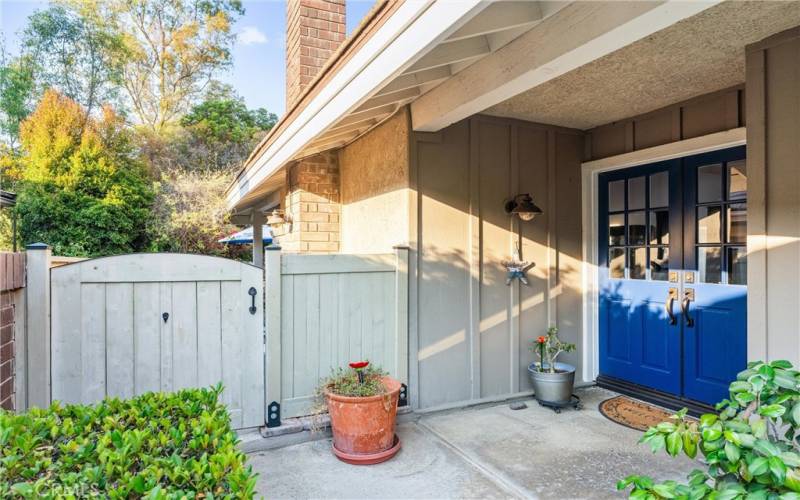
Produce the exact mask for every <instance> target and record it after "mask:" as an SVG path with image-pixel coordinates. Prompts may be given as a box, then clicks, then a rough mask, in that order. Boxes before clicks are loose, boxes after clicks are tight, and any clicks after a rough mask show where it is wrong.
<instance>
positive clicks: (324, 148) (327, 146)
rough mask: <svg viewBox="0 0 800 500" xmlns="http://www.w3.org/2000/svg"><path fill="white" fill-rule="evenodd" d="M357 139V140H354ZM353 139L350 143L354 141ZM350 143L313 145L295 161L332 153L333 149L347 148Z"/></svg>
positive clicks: (337, 142)
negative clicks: (326, 152) (327, 152)
mask: <svg viewBox="0 0 800 500" xmlns="http://www.w3.org/2000/svg"><path fill="white" fill-rule="evenodd" d="M353 139H355V138H353ZM353 139H351V140H350V141H352V140H353ZM350 141H336V142H333V143H330V144H322V145H320V146H316V145H311V146H309V147H307V148H306V149H304V150H303V151H301V153H300V154H299V155H298V156H297V157H296V158H295V160H301V159H303V158H307V157H309V156H314V155H315V154H318V153H322V152H324V151H330V150H332V149H339V148H341V147H343V146H345V145H346V144H347V143H348V142H350Z"/></svg>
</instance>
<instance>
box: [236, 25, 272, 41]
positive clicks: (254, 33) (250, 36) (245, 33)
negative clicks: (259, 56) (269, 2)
mask: <svg viewBox="0 0 800 500" xmlns="http://www.w3.org/2000/svg"><path fill="white" fill-rule="evenodd" d="M238 39H239V43H241V44H242V45H256V44H262V43H267V42H269V39H268V38H267V35H265V34H264V33H263V32H262V31H261V30H259V29H258V28H256V27H255V26H245V27H244V28H243V29H242V31H241V32H239V36H238Z"/></svg>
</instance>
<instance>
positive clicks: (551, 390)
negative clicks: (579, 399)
mask: <svg viewBox="0 0 800 500" xmlns="http://www.w3.org/2000/svg"><path fill="white" fill-rule="evenodd" d="M549 366H550V365H549V364H547V363H545V365H544V369H545V371H539V363H533V364H531V365H530V366H528V375H530V377H531V383H533V392H534V397H536V399H537V400H538V401H541V402H545V403H553V404H558V405H560V404H568V403H569V402H570V399H571V398H572V388H573V386H574V385H575V367H574V366H572V365H569V364H567V363H555V369H556V372H555V373H550V372H549V371H547V370H548V369H549Z"/></svg>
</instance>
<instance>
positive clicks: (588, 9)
mask: <svg viewBox="0 0 800 500" xmlns="http://www.w3.org/2000/svg"><path fill="white" fill-rule="evenodd" d="M720 1H721V0H698V1H694V2H686V1H682V0H665V1H661V2H574V3H571V4H569V5H567V6H566V7H564V8H563V9H561V10H560V11H559V12H558V13H556V14H555V15H553V16H551V17H549V18H547V19H546V20H545V21H543V22H542V23H540V24H538V25H537V26H535V27H533V28H532V29H530V30H529V31H528V32H527V33H524V34H523V35H521V36H520V37H519V38H517V39H516V40H514V41H512V42H511V43H509V44H508V45H506V46H505V47H503V48H501V49H499V50H498V51H497V52H495V53H493V54H492V55H491V56H489V57H485V58H483V59H480V60H479V61H477V62H475V63H474V64H472V65H470V66H469V67H468V68H466V69H464V70H463V71H461V72H460V73H458V74H456V75H455V76H453V77H452V78H450V79H448V80H446V81H445V82H443V83H442V84H440V85H439V86H437V87H436V88H434V89H432V90H431V91H430V92H428V93H426V94H424V95H422V96H421V97H420V98H419V99H417V100H416V101H414V102H413V103H412V104H411V117H412V124H413V128H414V130H416V131H425V132H433V131H437V130H441V129H443V128H444V127H446V126H448V125H450V124H451V123H455V122H457V121H459V120H462V119H464V118H466V117H468V116H471V115H473V114H475V113H480V112H481V111H483V110H485V109H487V108H489V107H491V106H494V105H495V104H498V103H500V102H502V101H505V100H506V99H509V98H511V97H513V96H515V95H517V94H520V93H522V92H524V91H526V90H528V89H531V88H533V87H536V86H538V85H541V84H542V83H545V82H547V81H549V80H552V79H554V78H557V77H558V76H560V75H563V74H565V73H567V72H568V71H571V70H573V69H575V68H578V67H580V66H583V65H585V64H588V63H590V62H591V61H594V60H596V59H599V58H601V57H603V56H605V55H607V54H610V53H611V52H614V51H615V50H618V49H620V48H622V47H625V46H626V45H629V44H631V43H633V42H636V41H637V40H641V39H642V38H645V37H647V36H648V35H650V34H652V33H655V32H657V31H659V30H661V29H664V28H666V27H668V26H670V25H672V24H674V23H676V22H678V21H681V20H682V19H686V18H688V17H691V16H693V15H695V14H698V13H699V12H702V11H703V10H705V9H708V8H709V7H712V6H714V5H716V4H718V3H719V2H720ZM468 40H471V39H468ZM468 40H463V41H462V42H452V43H463V42H466V41H468ZM423 59H424V58H423Z"/></svg>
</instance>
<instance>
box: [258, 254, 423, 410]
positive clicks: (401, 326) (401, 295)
mask: <svg viewBox="0 0 800 500" xmlns="http://www.w3.org/2000/svg"><path fill="white" fill-rule="evenodd" d="M407 259H408V251H407V250H406V249H398V251H397V253H396V254H382V255H323V256H320V255H281V254H280V252H278V251H268V252H267V256H266V268H267V269H266V276H267V284H266V287H267V298H268V305H267V337H268V340H267V345H268V348H267V370H268V377H267V401H268V402H271V401H277V402H280V403H281V417H282V418H287V417H295V416H300V415H307V414H308V413H309V411H310V409H311V407H312V405H313V400H314V392H315V389H316V387H317V385H318V384H319V382H320V379H322V378H324V377H326V376H328V375H329V374H330V373H331V371H332V370H333V369H336V368H338V367H346V366H347V364H348V362H351V361H359V360H369V361H370V362H372V363H373V364H375V365H378V366H381V367H382V368H383V369H385V370H386V371H388V372H389V373H390V374H391V375H392V376H394V377H397V378H398V379H400V380H401V381H402V382H407V377H408V357H407V352H408V347H407V345H408V331H407V324H408V321H407V318H406V317H405V314H407V302H408V291H407V279H408V276H407V271H406V270H407V262H408V260H407ZM278 269H279V270H280V272H278V271H277V270H278ZM398 283H400V285H398ZM275 291H279V293H277V294H275V293H274V292H275ZM275 295H277V297H275ZM399 315H403V317H402V318H401V317H399ZM276 377H278V378H279V380H275V378H276Z"/></svg>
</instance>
